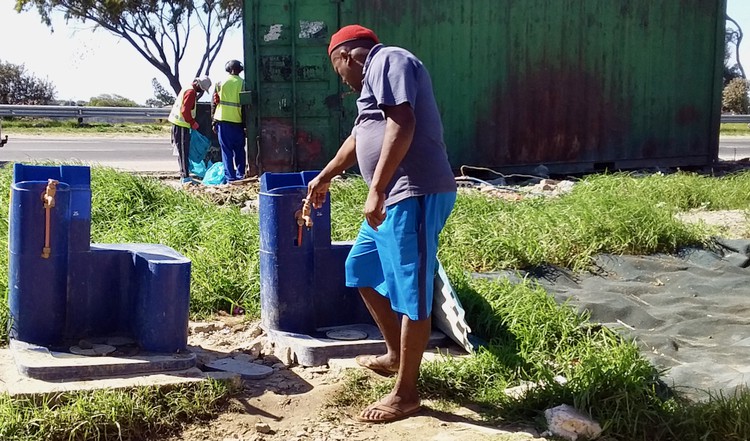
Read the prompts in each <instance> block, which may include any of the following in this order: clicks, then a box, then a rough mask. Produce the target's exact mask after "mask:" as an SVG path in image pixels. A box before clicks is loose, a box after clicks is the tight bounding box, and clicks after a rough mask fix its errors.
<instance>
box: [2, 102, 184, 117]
mask: <svg viewBox="0 0 750 441" xmlns="http://www.w3.org/2000/svg"><path fill="white" fill-rule="evenodd" d="M169 111H170V109H169V108H159V107H82V106H22V105H12V104H0V117H4V116H30V117H37V118H122V119H149V118H154V119H166V118H167V117H168V116H169Z"/></svg>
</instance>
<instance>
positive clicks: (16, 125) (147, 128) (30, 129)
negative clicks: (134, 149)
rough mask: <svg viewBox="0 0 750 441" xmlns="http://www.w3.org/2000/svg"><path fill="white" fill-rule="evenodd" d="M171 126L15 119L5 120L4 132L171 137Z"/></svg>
mask: <svg viewBox="0 0 750 441" xmlns="http://www.w3.org/2000/svg"><path fill="white" fill-rule="evenodd" d="M169 129H170V125H169V124H168V123H166V122H153V123H108V122H83V123H79V122H78V120H77V119H49V118H13V119H6V120H3V130H5V131H9V132H10V133H12V134H14V135H44V134H54V135H60V134H70V135H76V136H80V135H101V134H122V135H138V136H143V135H155V136H156V135H159V136H169Z"/></svg>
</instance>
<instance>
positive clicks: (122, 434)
mask: <svg viewBox="0 0 750 441" xmlns="http://www.w3.org/2000/svg"><path fill="white" fill-rule="evenodd" d="M232 392H233V391H232V390H231V388H230V387H229V386H228V385H227V384H225V383H221V382H216V381H210V380H209V381H204V382H199V383H193V384H190V385H183V386H179V387H172V388H164V387H161V388H157V387H139V388H136V389H133V390H130V391H124V390H98V391H93V392H89V391H87V392H71V393H60V394H56V395H53V396H46V397H42V398H11V397H9V396H8V395H6V394H0V439H2V440H5V441H16V440H18V441H21V440H23V441H29V440H45V441H57V440H61V441H62V440H65V441H74V440H81V441H89V440H97V439H101V440H105V439H117V440H142V439H153V437H155V436H160V435H168V434H171V433H174V432H176V431H177V430H178V429H179V428H180V426H181V425H182V424H184V423H187V422H194V421H195V420H199V421H200V420H207V419H209V418H211V417H213V416H215V415H216V414H217V412H219V411H221V410H222V409H223V407H224V406H225V404H226V402H227V399H228V397H229V396H230V395H231V393H232Z"/></svg>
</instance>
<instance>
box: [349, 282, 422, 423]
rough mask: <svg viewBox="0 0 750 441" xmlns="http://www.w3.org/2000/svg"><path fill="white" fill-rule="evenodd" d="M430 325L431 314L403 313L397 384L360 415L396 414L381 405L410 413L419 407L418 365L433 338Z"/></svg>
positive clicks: (371, 418) (373, 417)
mask: <svg viewBox="0 0 750 441" xmlns="http://www.w3.org/2000/svg"><path fill="white" fill-rule="evenodd" d="M376 294H377V293H376ZM431 328H432V325H431V320H430V318H426V319H424V320H411V319H409V317H406V316H404V317H403V319H402V321H401V363H400V364H399V369H398V377H397V379H396V385H395V386H394V387H393V390H392V391H391V392H390V393H389V394H388V395H386V396H385V397H383V398H381V399H380V400H379V401H377V402H375V403H373V404H371V405H370V406H368V407H367V408H366V409H365V410H363V411H362V413H361V414H360V418H365V419H368V420H381V419H387V418H390V417H392V416H393V411H392V410H386V411H384V410H382V409H381V408H379V406H388V408H390V409H396V410H398V411H401V412H407V413H408V412H410V411H412V410H413V409H415V408H417V407H419V391H418V390H417V380H418V379H419V366H420V364H421V363H422V354H423V353H424V351H425V349H426V348H427V342H428V341H429V339H430V332H431Z"/></svg>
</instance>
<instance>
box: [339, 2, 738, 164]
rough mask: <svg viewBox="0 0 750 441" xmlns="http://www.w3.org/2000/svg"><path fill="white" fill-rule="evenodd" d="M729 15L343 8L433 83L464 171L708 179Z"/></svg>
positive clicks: (579, 6) (501, 7) (646, 7)
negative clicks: (625, 172)
mask: <svg viewBox="0 0 750 441" xmlns="http://www.w3.org/2000/svg"><path fill="white" fill-rule="evenodd" d="M725 9H726V5H725V1H723V0H720V1H706V0H662V1H658V2H654V1H653V0H630V1H627V2H625V1H611V0H585V1H584V0H464V1H455V0H433V1H429V2H425V1H420V0H343V4H342V16H341V24H342V25H345V24H349V23H354V22H358V23H361V24H363V25H365V26H368V27H371V28H372V29H374V30H375V31H376V32H377V33H378V35H379V37H380V38H381V41H382V42H383V43H384V44H393V45H399V46H403V47H405V48H407V49H409V50H411V51H412V52H414V53H415V54H416V55H417V56H418V57H420V58H421V59H422V60H423V62H424V63H425V65H426V66H427V68H428V69H429V70H430V73H431V76H432V79H433V84H434V87H435V94H436V98H437V101H438V103H439V106H440V107H441V113H442V116H443V123H444V125H445V136H446V144H447V145H448V149H449V156H450V159H451V163H452V164H453V165H454V168H458V167H459V166H460V165H463V164H467V165H483V166H488V165H489V166H492V167H501V168H502V167H504V168H513V167H514V166H523V165H534V164H539V163H544V164H545V165H548V166H549V167H550V168H551V169H558V170H560V171H565V172H572V171H578V170H586V169H593V168H601V167H605V166H607V167H624V168H627V167H631V166H643V165H648V166H655V165H662V166H677V165H703V164H707V163H710V162H712V161H713V160H714V159H715V158H716V156H717V152H718V130H719V110H720V109H719V100H718V97H720V93H721V78H720V72H721V65H722V63H723V50H724V13H725Z"/></svg>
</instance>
